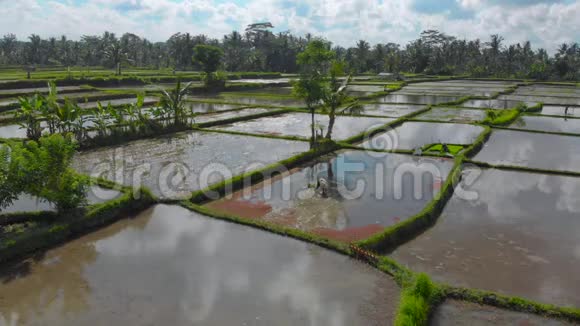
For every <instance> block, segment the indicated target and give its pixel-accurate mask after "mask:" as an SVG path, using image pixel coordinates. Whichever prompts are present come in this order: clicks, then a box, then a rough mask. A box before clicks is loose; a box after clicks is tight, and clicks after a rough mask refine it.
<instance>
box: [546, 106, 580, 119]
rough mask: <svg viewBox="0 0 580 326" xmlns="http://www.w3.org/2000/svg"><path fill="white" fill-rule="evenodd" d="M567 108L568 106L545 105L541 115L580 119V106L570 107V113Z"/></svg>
mask: <svg viewBox="0 0 580 326" xmlns="http://www.w3.org/2000/svg"><path fill="white" fill-rule="evenodd" d="M566 107H567V106H566V105H544V107H543V108H542V111H541V112H539V114H541V115H559V116H571V117H580V106H568V111H566Z"/></svg>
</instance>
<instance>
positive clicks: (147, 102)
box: [78, 96, 159, 109]
mask: <svg viewBox="0 0 580 326" xmlns="http://www.w3.org/2000/svg"><path fill="white" fill-rule="evenodd" d="M100 102H101V104H102V105H105V106H106V105H107V104H109V103H110V104H111V105H125V104H131V103H137V98H136V97H134V96H133V97H128V98H121V99H116V100H106V101H100ZM157 102H159V98H157V97H154V96H147V97H145V101H144V104H145V105H151V104H155V103H157ZM78 104H79V107H81V108H83V109H93V108H96V107H97V102H96V101H94V102H87V103H85V102H82V101H79V102H78Z"/></svg>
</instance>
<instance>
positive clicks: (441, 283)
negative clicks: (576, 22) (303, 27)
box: [0, 40, 580, 325]
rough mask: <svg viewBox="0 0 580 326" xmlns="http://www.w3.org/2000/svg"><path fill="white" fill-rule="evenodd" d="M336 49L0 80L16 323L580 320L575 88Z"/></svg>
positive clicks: (0, 285) (6, 293)
mask: <svg viewBox="0 0 580 326" xmlns="http://www.w3.org/2000/svg"><path fill="white" fill-rule="evenodd" d="M206 50H207V51H210V53H211V51H212V49H211V48H210V49H206ZM328 52H330V51H328V50H327V49H325V47H324V45H323V44H321V43H317V41H316V40H314V41H312V42H311V43H309V45H308V46H307V47H306V48H305V49H304V52H303V53H304V54H302V55H298V64H299V65H300V66H301V67H303V68H304V69H303V70H301V72H300V73H299V74H282V73H273V72H265V73H264V72H235V73H225V72H216V71H217V70H216V69H211V67H209V68H208V69H202V72H194V71H174V70H172V69H159V70H153V69H145V68H139V69H138V68H130V67H127V68H124V70H123V71H122V72H121V74H119V71H118V69H106V68H102V67H91V68H87V67H74V66H71V67H70V68H62V67H61V68H56V67H53V68H51V67H37V68H36V69H35V70H34V71H33V72H32V73H31V75H30V78H28V76H27V75H28V73H27V72H26V71H24V70H23V69H22V67H19V66H5V67H3V68H0V142H1V153H0V154H1V156H2V162H1V165H0V172H1V173H0V179H1V181H2V187H1V188H0V194H1V198H0V199H1V201H0V207H1V208H2V209H1V212H0V263H1V266H2V267H1V273H0V279H1V282H0V325H1V324H2V321H4V320H6V321H7V322H9V321H10V320H11V319H12V320H14V318H16V319H17V320H18V322H20V323H23V324H62V325H65V324H66V325H68V324H86V323H90V321H93V322H94V321H95V320H99V321H100V322H102V323H103V324H111V325H115V324H146V323H153V324H163V323H165V324H192V323H193V324H196V323H201V324H207V325H210V324H211V325H230V324H260V323H261V322H263V323H264V324H270V325H271V324H277V323H279V324H311V325H327V324H328V325H388V324H397V325H459V324H466V323H471V322H473V323H475V324H477V322H481V323H491V324H497V325H524V324H525V325H571V324H577V323H580V273H578V272H577V271H579V270H580V237H579V236H578V235H579V234H580V219H579V216H580V200H579V198H580V84H578V83H577V82H575V81H558V82H550V81H539V80H536V79H513V78H505V79H504V78H475V77H470V76H466V75H463V74H462V75H450V76H446V75H444V74H439V75H436V76H435V75H425V74H401V75H400V76H399V77H398V78H396V79H395V80H385V79H381V78H380V77H379V76H377V75H376V74H352V75H349V74H347V73H345V71H344V69H341V67H340V65H338V64H337V63H336V62H332V63H330V62H331V59H332V56H331V55H329V53H328ZM202 62H203V63H204V68H205V67H206V66H205V64H207V65H210V66H211V62H207V61H203V60H202ZM321 67H326V68H329V69H326V70H324V69H319V68H321Z"/></svg>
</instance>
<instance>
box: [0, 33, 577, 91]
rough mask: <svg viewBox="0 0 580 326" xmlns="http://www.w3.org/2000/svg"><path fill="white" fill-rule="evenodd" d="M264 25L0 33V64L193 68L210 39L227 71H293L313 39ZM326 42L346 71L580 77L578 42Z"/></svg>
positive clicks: (424, 36)
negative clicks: (219, 31)
mask: <svg viewBox="0 0 580 326" xmlns="http://www.w3.org/2000/svg"><path fill="white" fill-rule="evenodd" d="M271 28H272V26H271V24H269V23H262V24H252V25H250V26H248V28H247V29H246V30H245V31H244V32H243V34H242V33H239V32H237V31H233V32H232V33H231V34H228V35H225V36H224V37H223V38H222V39H221V40H218V39H212V38H209V37H207V36H205V35H192V34H189V33H177V34H174V35H173V36H171V37H170V38H169V39H168V40H167V41H165V42H150V41H149V40H147V39H145V38H142V37H139V36H137V35H135V34H131V33H126V34H123V35H122V36H121V37H118V36H117V35H115V34H114V33H110V32H105V33H103V35H100V36H83V37H82V38H81V39H80V40H78V41H74V40H69V39H67V38H66V36H62V37H61V38H59V39H57V38H54V37H51V38H48V39H42V38H41V37H40V36H38V35H34V34H33V35H30V36H29V37H28V39H27V40H25V41H23V40H18V39H17V38H16V36H15V35H14V34H7V35H4V36H3V37H2V39H0V64H4V65H63V66H105V67H110V68H115V67H120V66H121V65H123V66H133V67H147V68H173V69H176V70H191V69H195V70H200V69H201V67H200V66H198V63H194V62H193V61H192V57H193V56H194V55H195V54H194V47H195V46H196V45H200V44H203V45H213V46H217V47H220V48H221V49H222V50H223V59H222V62H221V68H222V69H225V70H227V71H277V72H286V73H295V72H298V70H299V69H298V66H297V64H296V58H297V55H298V54H299V53H301V52H302V51H304V50H305V49H306V45H307V44H308V43H309V41H310V40H311V39H312V38H313V36H312V35H310V34H307V35H305V36H304V37H302V36H295V35H292V34H291V33H289V32H284V33H272V32H271ZM327 44H328V47H329V48H330V49H332V50H333V51H334V52H335V53H336V57H337V59H338V60H341V61H343V62H344V63H345V69H346V71H347V72H349V73H366V72H371V73H378V72H412V73H427V74H441V75H451V74H455V75H459V74H469V75H471V76H475V77H517V78H535V79H558V80H578V79H580V78H579V77H580V72H579V71H580V47H579V46H578V44H577V43H571V44H562V45H560V46H559V48H558V49H557V51H556V53H555V54H554V55H553V56H549V55H548V53H547V52H546V50H545V49H541V48H540V49H537V50H534V49H533V48H532V45H531V43H530V42H529V41H528V42H525V43H523V44H520V43H517V44H505V42H504V38H503V37H502V36H500V35H497V34H496V35H491V36H490V39H489V40H487V41H482V40H479V39H475V40H465V39H458V38H456V37H453V36H450V35H446V34H444V33H441V32H439V31H436V30H427V31H424V32H422V33H421V35H420V37H419V38H418V39H416V40H414V41H412V42H409V43H408V44H406V45H405V46H401V45H399V44H396V43H379V44H375V45H374V46H371V44H370V43H369V42H367V41H364V40H360V41H358V42H357V43H356V45H355V46H353V47H349V48H344V47H341V46H332V44H331V43H330V42H327Z"/></svg>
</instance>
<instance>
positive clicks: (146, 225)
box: [0, 205, 399, 326]
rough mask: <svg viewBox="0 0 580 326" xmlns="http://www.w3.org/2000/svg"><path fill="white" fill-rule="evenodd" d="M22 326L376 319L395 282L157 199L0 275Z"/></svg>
mask: <svg viewBox="0 0 580 326" xmlns="http://www.w3.org/2000/svg"><path fill="white" fill-rule="evenodd" d="M0 279H1V280H2V282H0V319H1V318H6V319H8V320H10V318H14V316H15V318H17V320H18V321H19V323H20V324H26V325H87V324H95V323H96V324H99V325H144V324H154V325H159V324H171V325H234V324H239V325H244V324H247V325H273V324H277V325H280V324H282V325H297V324H300V325H329V326H334V325H384V324H385V321H387V323H389V321H392V320H393V317H394V313H395V311H394V309H395V307H396V306H397V303H398V300H399V289H398V287H397V285H396V284H395V283H394V281H393V280H392V279H391V278H390V277H388V276H387V275H386V274H383V273H382V272H379V271H378V270H376V269H373V268H370V267H369V266H368V265H365V264H363V263H360V262H358V261H355V260H352V259H350V258H348V257H346V256H343V255H339V254H336V253H334V252H330V251H328V250H326V249H322V248H320V247H317V246H314V245H310V244H306V243H303V242H300V241H297V240H293V239H289V238H285V237H280V236H277V235H274V234H270V233H267V232H263V231H260V230H255V229H251V228H248V227H244V226H240V225H236V224H230V223H226V222H222V221H217V220H214V219H210V218H207V217H205V216H202V215H199V214H196V213H193V212H190V211H188V210H186V209H184V208H181V207H178V206H167V205H158V206H155V207H153V208H151V209H149V210H146V211H144V212H142V213H140V214H138V216H136V217H134V218H131V219H124V220H121V221H118V222H117V223H115V224H113V225H111V226H109V227H106V228H103V229H101V230H99V231H96V232H93V233H91V234H89V235H87V236H84V237H81V238H78V239H76V240H73V241H71V242H69V243H67V244H65V245H63V246H61V247H58V248H56V249H53V250H50V251H48V252H47V253H46V254H44V255H43V256H41V257H39V258H37V259H32V258H31V259H28V260H25V261H23V262H22V263H20V264H18V265H15V266H3V267H2V269H1V270H0Z"/></svg>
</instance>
